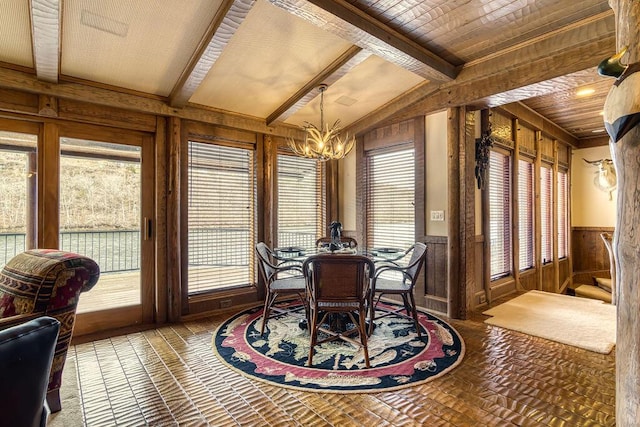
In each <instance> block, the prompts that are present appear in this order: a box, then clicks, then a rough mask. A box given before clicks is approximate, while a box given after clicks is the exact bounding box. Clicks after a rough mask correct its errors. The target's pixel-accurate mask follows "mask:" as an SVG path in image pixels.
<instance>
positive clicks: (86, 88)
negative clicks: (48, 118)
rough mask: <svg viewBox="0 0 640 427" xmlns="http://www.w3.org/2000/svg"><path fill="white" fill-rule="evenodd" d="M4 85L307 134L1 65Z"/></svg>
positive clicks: (283, 134)
mask: <svg viewBox="0 0 640 427" xmlns="http://www.w3.org/2000/svg"><path fill="white" fill-rule="evenodd" d="M0 88H6V89H14V90H17V91H21V92H27V93H34V94H39V95H50V96H55V97H59V98H64V99H71V100H75V101H81V102H87V103H90V104H95V105H103V106H108V107H115V108H122V109H125V110H129V111H137V112H140V113H147V114H155V115H159V116H167V117H171V116H173V117H179V118H181V119H185V120H195V121H201V122H204V123H210V124H214V125H219V126H224V127H229V128H235V129H242V130H247V131H250V132H257V133H263V134H267V135H273V136H281V137H295V138H300V139H302V138H303V137H304V133H303V132H302V131H301V130H300V129H298V127H297V126H291V125H285V124H277V125H272V126H267V125H266V123H265V121H264V120H260V119H256V118H253V117H248V116H244V115H241V114H233V113H230V112H228V111H219V110H215V109H213V108H198V107H194V106H191V105H187V106H185V107H184V108H173V107H171V106H170V105H168V104H167V103H166V102H165V100H163V99H157V98H154V97H145V96H139V95H134V94H131V93H123V92H116V91H114V90H110V89H107V88H103V87H99V86H92V85H88V84H84V83H79V82H61V83H59V84H50V83H47V82H43V81H40V80H38V79H37V78H36V77H35V76H34V75H32V74H29V73H24V72H21V71H16V70H11V69H8V68H0ZM11 111H17V112H20V113H26V114H35V115H37V110H34V111H25V110H24V109H21V110H19V111H18V110H16V109H15V108H14V109H11Z"/></svg>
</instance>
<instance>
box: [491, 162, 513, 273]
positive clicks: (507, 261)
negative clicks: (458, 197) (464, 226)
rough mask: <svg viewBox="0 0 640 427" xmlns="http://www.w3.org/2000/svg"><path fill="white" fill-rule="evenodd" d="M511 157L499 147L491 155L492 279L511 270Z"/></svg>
mask: <svg viewBox="0 0 640 427" xmlns="http://www.w3.org/2000/svg"><path fill="white" fill-rule="evenodd" d="M510 177H511V158H510V157H509V156H508V155H506V154H503V153H502V152H498V151H491V154H490V156H489V228H490V231H489V238H490V241H489V244H490V248H491V249H490V251H491V280H495V279H499V278H500V277H504V276H508V275H509V274H511V266H512V249H511V179H510Z"/></svg>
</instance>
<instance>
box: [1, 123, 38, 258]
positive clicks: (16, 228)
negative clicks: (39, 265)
mask: <svg viewBox="0 0 640 427" xmlns="http://www.w3.org/2000/svg"><path fill="white" fill-rule="evenodd" d="M0 124H2V122H0ZM7 128H9V129H11V128H13V129H16V130H20V132H16V131H13V130H5V129H7ZM29 132H31V133H29ZM37 134H38V127H37V126H29V125H26V126H24V125H23V126H19V127H18V126H12V123H9V122H5V123H4V126H2V127H0V171H2V179H0V194H1V195H2V196H1V197H0V268H2V267H3V266H4V265H5V264H6V263H7V262H8V261H9V260H10V259H11V258H13V257H14V256H15V255H17V254H19V253H20V252H23V251H24V250H25V249H30V248H33V247H35V241H36V228H35V227H36V219H35V197H36V167H37V145H38V135H37Z"/></svg>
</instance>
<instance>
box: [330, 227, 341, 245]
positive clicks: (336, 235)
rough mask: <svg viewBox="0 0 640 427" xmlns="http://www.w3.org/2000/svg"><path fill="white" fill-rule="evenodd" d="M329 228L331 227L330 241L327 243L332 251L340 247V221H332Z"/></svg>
mask: <svg viewBox="0 0 640 427" xmlns="http://www.w3.org/2000/svg"><path fill="white" fill-rule="evenodd" d="M329 228H330V229H331V243H330V244H329V249H330V250H332V251H336V250H338V249H342V241H341V240H340V237H341V235H342V223H340V222H338V221H333V222H332V223H331V224H330V225H329Z"/></svg>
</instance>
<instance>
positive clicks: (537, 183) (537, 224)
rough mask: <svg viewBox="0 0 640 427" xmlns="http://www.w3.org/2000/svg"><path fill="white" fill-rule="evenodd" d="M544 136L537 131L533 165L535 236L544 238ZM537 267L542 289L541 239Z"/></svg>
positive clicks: (539, 240)
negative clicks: (542, 211)
mask: <svg viewBox="0 0 640 427" xmlns="http://www.w3.org/2000/svg"><path fill="white" fill-rule="evenodd" d="M541 159H542V134H541V132H540V131H536V159H535V161H534V163H533V165H534V166H533V173H534V177H535V179H534V180H533V186H534V189H535V190H534V191H535V200H534V212H535V213H536V214H535V215H534V235H535V236H542V219H541V218H540V212H541V210H540V206H541V205H540V189H541V183H540V166H541V164H542V160H541ZM534 245H535V265H536V268H537V270H538V277H537V279H538V283H537V284H536V287H535V289H537V290H541V289H542V280H543V279H542V242H541V239H540V238H538V239H535V243H534Z"/></svg>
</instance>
